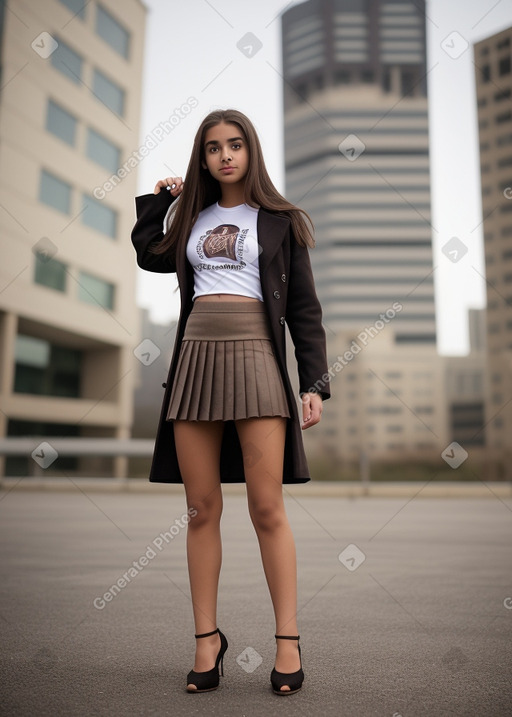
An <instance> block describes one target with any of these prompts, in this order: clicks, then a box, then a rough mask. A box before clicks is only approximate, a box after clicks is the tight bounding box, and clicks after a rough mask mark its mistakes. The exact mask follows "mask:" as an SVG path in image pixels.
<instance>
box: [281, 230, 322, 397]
mask: <svg viewBox="0 0 512 717" xmlns="http://www.w3.org/2000/svg"><path fill="white" fill-rule="evenodd" d="M286 323H287V324H288V328H289V330H290V335H291V337H292V341H293V345H294V347H295V358H296V359H297V369H298V374H299V392H300V394H301V395H302V394H303V393H307V392H309V391H314V392H316V393H319V394H320V395H321V397H322V399H323V400H324V401H325V400H326V399H328V398H330V396H331V391H330V387H329V379H327V380H325V379H326V378H327V376H328V369H327V349H326V339H325V330H324V327H323V325H322V307H321V305H320V302H319V300H318V297H317V294H316V289H315V282H314V279H313V272H312V269H311V261H310V258H309V250H308V248H307V247H304V246H301V245H300V244H298V242H297V240H296V239H295V237H294V236H293V232H292V231H291V229H290V276H289V285H288V301H287V307H286Z"/></svg>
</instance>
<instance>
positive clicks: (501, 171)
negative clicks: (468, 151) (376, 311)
mask: <svg viewBox="0 0 512 717" xmlns="http://www.w3.org/2000/svg"><path fill="white" fill-rule="evenodd" d="M474 62H475V68H476V86H477V102H478V124H479V135H480V171H481V182H482V210H483V217H484V220H483V228H484V250H485V266H486V283H487V352H488V357H487V359H488V373H487V392H486V393H487V399H486V416H485V417H486V432H487V448H488V457H489V461H490V463H492V464H493V466H494V468H495V469H496V475H495V477H504V476H508V477H509V478H510V477H512V473H511V470H512V469H511V459H512V448H511V444H510V436H511V435H512V105H511V101H512V28H509V29H507V30H503V32H500V33H498V34H496V35H493V36H492V37H489V38H487V39H485V40H482V41H481V42H478V43H476V44H475V46H474Z"/></svg>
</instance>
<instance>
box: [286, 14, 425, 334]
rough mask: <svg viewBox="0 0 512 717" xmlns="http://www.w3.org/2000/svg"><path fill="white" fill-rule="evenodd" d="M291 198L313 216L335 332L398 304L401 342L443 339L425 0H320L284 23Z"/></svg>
mask: <svg viewBox="0 0 512 717" xmlns="http://www.w3.org/2000/svg"><path fill="white" fill-rule="evenodd" d="M282 36H283V74H284V83H283V86H284V123H285V131H284V142H285V163H286V194H287V197H288V198H289V199H290V201H292V202H294V203H297V204H299V205H300V206H301V207H302V208H303V209H305V210H306V211H307V212H308V213H309V214H310V216H311V217H312V219H313V222H314V224H315V228H316V238H317V246H316V248H315V249H314V250H313V251H312V253H311V259H312V263H313V269H314V272H315V277H316V283H317V288H318V293H319V297H320V300H321V302H322V305H323V307H324V319H325V325H326V328H327V330H328V333H329V334H330V335H332V336H335V335H336V333H337V332H338V331H340V330H341V331H345V330H348V329H350V330H355V331H356V333H357V332H358V331H360V330H361V329H363V328H364V327H365V325H367V324H372V323H373V322H374V321H375V320H376V319H377V318H378V317H379V315H380V314H381V313H382V312H385V311H386V310H388V309H389V308H390V307H392V306H393V304H394V303H395V302H399V303H401V305H402V308H401V309H400V314H399V316H397V318H396V320H395V321H394V332H395V341H396V343H397V344H402V343H405V344H410V343H413V344H416V343H419V344H422V345H433V346H435V344H436V328H435V311H434V284H433V277H432V273H433V267H432V227H431V224H430V175H429V137H428V106H427V90H426V87H427V83H426V49H425V3H424V2H423V1H422V0H420V2H418V1H417V0H414V1H413V0H393V1H390V2H388V1H387V0H309V1H308V2H305V3H301V4H299V5H296V6H294V7H292V8H291V9H290V10H288V11H287V12H285V13H284V15H283V19H282Z"/></svg>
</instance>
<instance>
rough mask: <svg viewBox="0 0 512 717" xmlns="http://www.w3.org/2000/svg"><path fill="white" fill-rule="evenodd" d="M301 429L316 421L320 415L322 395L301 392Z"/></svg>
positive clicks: (312, 424)
mask: <svg viewBox="0 0 512 717" xmlns="http://www.w3.org/2000/svg"><path fill="white" fill-rule="evenodd" d="M301 400H302V430H305V429H306V428H310V427H311V426H314V425H315V423H318V422H319V420H320V416H321V415H322V403H323V402H322V397H321V396H320V395H319V394H318V393H303V394H302V397H301Z"/></svg>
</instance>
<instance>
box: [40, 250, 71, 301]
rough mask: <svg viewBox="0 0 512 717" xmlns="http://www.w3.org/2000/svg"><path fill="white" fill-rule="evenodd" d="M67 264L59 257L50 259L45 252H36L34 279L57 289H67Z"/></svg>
mask: <svg viewBox="0 0 512 717" xmlns="http://www.w3.org/2000/svg"><path fill="white" fill-rule="evenodd" d="M66 268H67V267H66V265H65V264H63V263H62V262H61V261H57V259H48V258H47V256H46V255H45V254H42V253H37V254H36V263H35V267H34V281H35V282H36V284H41V285H42V286H48V287H49V288H50V289H55V290H56V291H63V292H65V291H66V276H67V275H66Z"/></svg>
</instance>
